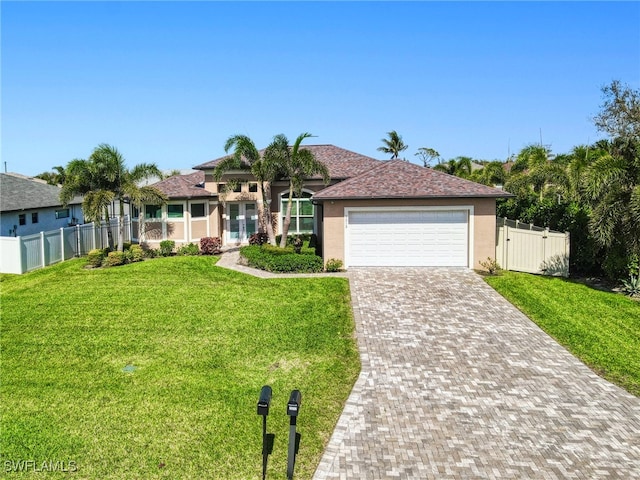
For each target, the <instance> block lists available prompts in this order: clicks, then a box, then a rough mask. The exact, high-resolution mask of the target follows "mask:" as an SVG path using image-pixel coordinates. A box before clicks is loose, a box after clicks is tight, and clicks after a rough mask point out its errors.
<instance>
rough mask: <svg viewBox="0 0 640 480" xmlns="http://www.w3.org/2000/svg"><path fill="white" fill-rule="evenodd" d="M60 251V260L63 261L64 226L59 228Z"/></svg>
mask: <svg viewBox="0 0 640 480" xmlns="http://www.w3.org/2000/svg"><path fill="white" fill-rule="evenodd" d="M60 253H62V260H61V261H62V262H64V261H65V254H64V228H60Z"/></svg>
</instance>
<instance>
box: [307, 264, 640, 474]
mask: <svg viewBox="0 0 640 480" xmlns="http://www.w3.org/2000/svg"><path fill="white" fill-rule="evenodd" d="M349 278H350V284H351V294H352V299H353V307H354V312H355V319H356V330H357V337H358V343H359V348H360V355H361V360H362V372H361V374H360V377H359V379H358V381H357V383H356V385H355V387H354V389H353V392H352V393H351V396H350V397H349V400H348V402H347V405H346V408H345V410H344V412H343V414H342V416H341V417H340V420H339V422H338V425H337V427H336V429H335V431H334V433H333V436H332V437H331V440H330V442H329V445H328V448H327V449H326V450H325V454H324V456H323V458H322V461H321V463H320V465H319V467H318V469H317V471H316V473H315V476H314V479H316V480H323V479H332V478H340V479H382V478H385V479H386V478H391V479H392V478H399V479H453V478H455V479H467V478H488V479H505V478H509V479H523V478H535V479H560V478H563V479H564V478H570V479H597V478H620V479H633V478H640V398H637V397H634V396H632V395H630V394H628V393H626V392H625V391H623V390H621V389H620V388H618V387H616V386H614V385H612V384H610V383H608V382H606V381H605V380H603V379H601V378H600V377H598V376H596V375H595V374H594V373H593V372H591V370H589V369H588V368H587V367H585V366H584V365H583V364H582V363H581V362H579V361H578V360H577V359H575V357H573V356H572V355H571V354H569V353H568V352H567V351H566V350H565V349H564V348H563V347H561V346H560V345H558V344H557V343H556V342H555V341H554V340H553V339H551V338H550V337H549V336H547V335H546V334H545V333H544V332H542V331H541V330H540V329H539V328H538V327H537V326H535V325H534V324H533V323H532V322H531V321H530V320H529V319H527V318H526V317H525V316H524V315H522V314H521V313H520V312H519V311H518V310H517V309H516V308H514V307H513V306H512V305H511V304H509V303H508V302H507V301H505V300H504V299H503V298H502V297H500V296H499V295H498V294H497V293H496V292H495V291H494V290H493V289H491V288H490V287H489V286H487V285H486V284H485V283H484V281H483V280H482V279H481V278H480V277H479V276H478V275H476V274H475V273H474V272H472V271H469V270H466V269H428V268H415V269H411V268H399V269H392V268H384V269H382V268H380V269H351V270H350V272H349Z"/></svg>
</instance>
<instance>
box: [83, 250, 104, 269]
mask: <svg viewBox="0 0 640 480" xmlns="http://www.w3.org/2000/svg"><path fill="white" fill-rule="evenodd" d="M106 256H107V252H106V251H105V250H104V249H101V248H96V249H94V250H91V251H90V252H89V253H88V254H87V265H90V266H92V267H95V268H97V267H101V266H102V262H103V261H104V259H105V258H106Z"/></svg>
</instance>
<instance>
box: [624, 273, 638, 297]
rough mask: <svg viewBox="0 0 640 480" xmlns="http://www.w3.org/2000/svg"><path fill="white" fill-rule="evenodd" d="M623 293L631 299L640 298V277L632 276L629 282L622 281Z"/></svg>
mask: <svg viewBox="0 0 640 480" xmlns="http://www.w3.org/2000/svg"><path fill="white" fill-rule="evenodd" d="M622 291H623V292H624V293H625V294H626V295H628V296H630V297H640V276H634V275H630V276H629V280H622Z"/></svg>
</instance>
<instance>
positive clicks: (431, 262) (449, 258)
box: [345, 210, 469, 267]
mask: <svg viewBox="0 0 640 480" xmlns="http://www.w3.org/2000/svg"><path fill="white" fill-rule="evenodd" d="M468 216H469V212H468V210H408V211H395V210H394V211H382V210H375V211H351V212H347V230H346V238H345V240H346V242H347V243H346V244H347V252H346V257H347V266H351V267H356V266H416V267H419V266H433V267H467V266H468V265H469V233H468V232H469V222H468Z"/></svg>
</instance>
